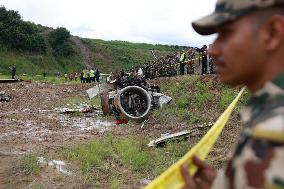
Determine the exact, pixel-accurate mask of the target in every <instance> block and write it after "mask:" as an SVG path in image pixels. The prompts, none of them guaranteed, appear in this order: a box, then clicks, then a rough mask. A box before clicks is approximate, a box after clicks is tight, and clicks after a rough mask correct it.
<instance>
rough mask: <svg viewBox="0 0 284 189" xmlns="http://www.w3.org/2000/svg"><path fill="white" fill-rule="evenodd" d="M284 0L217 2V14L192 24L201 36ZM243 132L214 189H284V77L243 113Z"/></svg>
mask: <svg viewBox="0 0 284 189" xmlns="http://www.w3.org/2000/svg"><path fill="white" fill-rule="evenodd" d="M279 5H282V6H283V5H284V0H218V2H217V4H216V8H215V12H214V13H213V14H211V15H209V16H206V17H204V18H202V19H199V20H197V21H195V22H193V23H192V26H193V28H194V29H195V31H197V32H198V33H200V34H202V35H209V34H213V33H215V32H216V30H217V29H218V28H220V27H221V26H223V25H224V24H226V23H229V22H230V21H234V20H236V19H238V18H240V17H241V16H244V15H246V14H248V13H250V12H252V11H254V10H257V9H265V8H269V7H277V6H279ZM241 116H242V121H243V124H244V130H243V132H242V134H241V137H240V140H239V141H238V144H237V146H236V149H235V152H234V154H233V157H232V158H231V159H230V160H229V161H228V163H227V166H226V168H225V169H224V170H221V171H219V173H218V176H217V177H216V179H215V180H214V183H213V186H212V188H214V189H225V188H232V189H244V188H251V189H253V188H267V189H277V188H283V189H284V161H283V160H284V74H282V75H279V76H278V77H276V78H275V79H274V80H273V81H270V82H267V83H266V84H265V85H264V87H263V88H262V89H261V90H259V91H258V92H257V93H255V94H254V96H253V97H252V98H251V99H250V101H249V104H248V106H247V107H246V108H244V109H243V111H242V113H241Z"/></svg>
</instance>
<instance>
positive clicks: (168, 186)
mask: <svg viewBox="0 0 284 189" xmlns="http://www.w3.org/2000/svg"><path fill="white" fill-rule="evenodd" d="M244 89H245V88H243V89H242V90H241V91H240V92H239V94H238V96H237V97H236V98H235V99H234V101H233V102H232V103H231V104H230V105H229V106H228V108H227V109H226V110H225V111H224V112H223V114H222V115H221V116H220V117H219V118H218V120H217V121H216V123H215V124H214V125H213V126H212V127H211V129H210V130H209V131H208V132H207V133H206V135H205V136H204V137H203V138H202V139H201V140H200V141H199V142H198V144H196V145H195V146H194V147H193V148H192V149H191V150H190V151H189V152H188V153H187V154H185V155H184V156H183V157H182V158H181V159H180V160H179V161H178V162H176V163H175V164H173V165H172V166H171V167H170V168H168V169H167V170H166V171H165V172H163V173H162V174H161V175H160V176H159V177H157V178H156V179H155V180H154V181H153V182H151V183H150V184H149V185H148V186H146V187H145V188H144V189H181V188H182V187H183V186H184V185H185V183H184V179H183V177H182V175H181V172H180V166H181V165H182V164H184V163H188V164H189V171H190V173H191V175H193V174H195V172H196V171H197V167H196V166H195V165H193V164H192V163H191V159H192V157H193V155H196V156H198V157H199V158H200V159H202V160H204V159H205V158H206V157H207V155H208V153H209V152H210V150H211V149H212V147H213V145H214V143H215V142H216V140H217V139H218V137H219V135H220V133H221V131H222V130H223V128H224V126H225V124H226V123H227V121H228V119H229V118H230V116H231V114H232V111H233V109H234V107H235V106H236V104H237V102H238V100H239V98H240V97H241V95H242V93H243V91H244Z"/></svg>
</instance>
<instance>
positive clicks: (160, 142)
mask: <svg viewBox="0 0 284 189" xmlns="http://www.w3.org/2000/svg"><path fill="white" fill-rule="evenodd" d="M191 133H192V131H181V132H178V133H174V134H169V133H167V134H163V135H161V137H160V138H158V139H156V140H152V141H151V142H150V143H149V144H148V147H163V146H165V145H166V143H167V142H169V141H180V140H185V139H187V138H189V135H190V134H191Z"/></svg>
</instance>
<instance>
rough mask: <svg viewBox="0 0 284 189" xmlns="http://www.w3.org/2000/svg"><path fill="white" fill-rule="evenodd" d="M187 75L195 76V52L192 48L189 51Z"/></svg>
mask: <svg viewBox="0 0 284 189" xmlns="http://www.w3.org/2000/svg"><path fill="white" fill-rule="evenodd" d="M187 73H188V74H194V51H193V48H192V47H190V48H189V50H188V65H187Z"/></svg>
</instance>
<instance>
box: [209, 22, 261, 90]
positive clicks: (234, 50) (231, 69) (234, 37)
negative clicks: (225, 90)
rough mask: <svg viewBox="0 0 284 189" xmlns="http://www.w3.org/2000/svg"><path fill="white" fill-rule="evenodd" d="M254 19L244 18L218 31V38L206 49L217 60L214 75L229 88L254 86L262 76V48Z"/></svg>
mask: <svg viewBox="0 0 284 189" xmlns="http://www.w3.org/2000/svg"><path fill="white" fill-rule="evenodd" d="M252 23H253V18H250V17H249V16H246V17H244V18H241V19H239V20H237V21H235V22H232V23H229V24H227V25H225V26H223V27H222V28H220V29H219V30H218V37H217V38H216V40H215V41H214V43H213V44H212V45H211V47H210V48H209V54H210V55H212V56H214V57H215V58H216V72H217V73H218V74H219V75H220V78H221V80H222V81H223V82H224V83H227V84H229V85H233V86H235V85H239V84H245V85H247V86H248V87H250V85H252V84H255V82H256V81H257V80H259V77H261V74H262V73H263V71H264V70H263V68H262V66H261V65H262V63H263V61H264V59H265V58H264V57H263V56H262V54H263V48H262V44H261V42H260V40H259V39H260V37H259V35H260V34H259V32H258V31H256V30H255V27H254V26H253V24H252Z"/></svg>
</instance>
